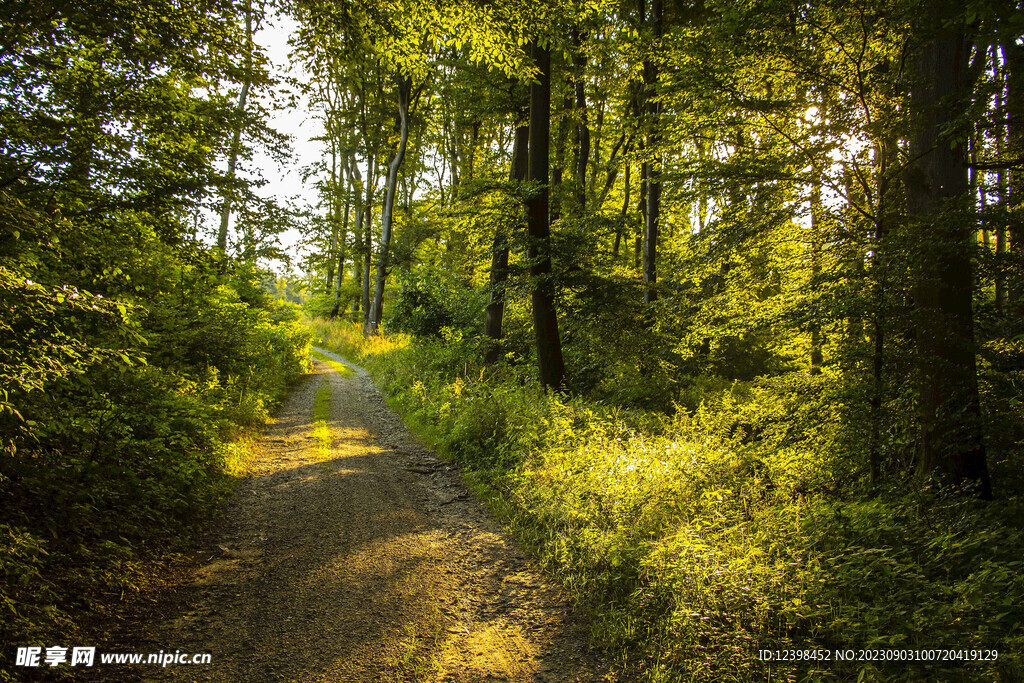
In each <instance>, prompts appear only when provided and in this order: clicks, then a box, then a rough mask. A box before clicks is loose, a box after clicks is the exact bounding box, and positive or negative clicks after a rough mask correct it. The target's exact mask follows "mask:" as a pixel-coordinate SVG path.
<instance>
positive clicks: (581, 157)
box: [572, 26, 590, 214]
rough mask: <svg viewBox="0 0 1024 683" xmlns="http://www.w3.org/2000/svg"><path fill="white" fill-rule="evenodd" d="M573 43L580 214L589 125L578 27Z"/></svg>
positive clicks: (584, 64)
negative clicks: (577, 118)
mask: <svg viewBox="0 0 1024 683" xmlns="http://www.w3.org/2000/svg"><path fill="white" fill-rule="evenodd" d="M572 45H573V54H572V62H573V70H574V71H575V73H574V74H573V81H574V83H575V86H576V87H575V90H576V115H577V116H578V117H579V121H578V122H577V124H576V125H577V126H578V128H577V133H576V138H577V145H578V146H577V149H576V182H575V185H576V208H577V210H578V211H579V212H580V214H582V213H583V212H584V211H586V208H587V160H588V159H589V157H590V127H589V121H588V120H587V92H586V89H585V87H584V86H585V83H586V80H585V76H586V68H587V55H586V53H585V52H584V51H583V37H582V36H581V35H580V31H579V27H578V26H573V28H572Z"/></svg>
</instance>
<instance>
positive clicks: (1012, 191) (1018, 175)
mask: <svg viewBox="0 0 1024 683" xmlns="http://www.w3.org/2000/svg"><path fill="white" fill-rule="evenodd" d="M1003 64H1004V65H1005V68H1006V95H1005V97H1006V114H1005V117H1004V118H1005V120H1006V121H1009V122H1010V123H1009V124H1008V125H1007V129H1006V144H1007V148H1008V152H1009V153H1008V155H1007V156H1008V157H1009V158H1011V159H1012V158H1020V157H1022V156H1024V48H1021V47H1019V46H1018V45H1017V41H1016V39H1013V40H1008V41H1006V42H1005V43H1004V44H1003ZM1007 176H1008V178H1007V181H1008V184H1009V188H1008V189H1009V193H1008V195H1007V196H1006V198H1005V200H1004V201H1005V202H1006V204H1005V206H1006V210H1007V212H1006V215H1007V216H1008V217H1009V218H1008V225H1007V227H1006V230H1007V232H1008V233H1009V234H1008V237H1009V238H1010V256H1011V259H1010V263H1011V264H1012V266H1013V267H1012V268H1009V269H1008V271H1009V272H1010V274H1011V277H1010V278H1009V282H1008V283H1007V285H1008V286H1007V292H1006V295H1007V301H1008V302H1010V303H1015V302H1017V301H1018V300H1019V299H1020V298H1021V294H1024V280H1022V278H1021V273H1020V263H1021V261H1022V259H1024V218H1022V217H1021V213H1022V205H1024V168H1021V167H1020V166H1017V167H1014V168H1011V169H1009V170H1008V171H1007Z"/></svg>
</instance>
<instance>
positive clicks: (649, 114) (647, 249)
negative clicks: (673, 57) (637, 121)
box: [640, 0, 662, 304]
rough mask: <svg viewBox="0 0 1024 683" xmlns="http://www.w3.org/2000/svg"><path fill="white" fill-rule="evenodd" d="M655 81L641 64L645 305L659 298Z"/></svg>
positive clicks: (654, 73)
mask: <svg viewBox="0 0 1024 683" xmlns="http://www.w3.org/2000/svg"><path fill="white" fill-rule="evenodd" d="M640 12H641V20H644V16H643V14H644V0H640ZM661 19H662V5H661V0H651V15H650V25H651V28H652V29H653V33H654V41H655V44H658V43H659V42H660V41H661ZM657 81H658V68H657V66H656V65H655V64H654V62H652V61H651V60H649V59H648V60H644V95H643V107H642V111H643V112H644V114H645V118H646V121H645V124H646V128H647V151H648V153H649V154H650V155H651V157H652V159H654V160H653V161H648V162H645V163H644V166H645V167H646V172H645V173H644V178H645V180H646V182H647V194H646V199H647V211H646V216H645V224H644V303H647V304H649V303H652V302H653V301H654V300H655V299H657V298H658V294H657V291H656V290H655V285H656V284H657V281H658V227H659V225H658V223H659V218H660V213H661V164H660V163H659V162H658V161H657V155H658V145H659V143H660V137H661V136H660V132H659V126H660V122H659V121H658V118H659V114H660V109H661V107H660V105H659V104H657V103H656V102H653V101H652V100H651V96H652V95H653V94H654V88H655V86H656V84H657Z"/></svg>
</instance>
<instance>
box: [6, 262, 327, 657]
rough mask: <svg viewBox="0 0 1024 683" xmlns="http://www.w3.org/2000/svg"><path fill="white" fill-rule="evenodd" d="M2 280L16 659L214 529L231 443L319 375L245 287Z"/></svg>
mask: <svg viewBox="0 0 1024 683" xmlns="http://www.w3.org/2000/svg"><path fill="white" fill-rule="evenodd" d="M2 275H3V276H4V277H3V278H2V279H0V320H2V321H4V322H3V323H2V324H3V326H4V329H3V331H4V333H5V334H4V335H3V339H2V341H0V378H3V380H4V381H3V386H4V393H3V394H2V395H0V399H2V401H3V403H2V405H0V426H2V427H3V441H2V448H3V459H2V461H0V497H2V498H3V500H4V508H3V511H2V513H0V574H2V577H3V584H2V586H0V646H2V648H3V649H4V650H5V651H7V652H10V650H11V647H13V646H14V645H16V644H18V643H21V644H24V643H25V642H27V641H28V640H37V639H39V638H43V637H46V636H51V637H52V636H54V635H56V634H60V635H61V636H62V637H64V638H65V639H66V638H67V637H68V636H70V635H73V632H74V629H76V628H77V627H78V624H79V623H80V621H81V619H82V618H83V617H84V616H85V615H87V614H88V613H89V611H90V610H91V609H93V608H94V607H95V606H96V604H95V601H96V596H97V595H102V594H104V593H109V591H110V590H111V586H112V585H114V586H117V585H121V586H123V587H125V588H126V589H127V590H129V591H131V590H132V589H133V579H132V577H133V575H134V572H135V567H136V565H138V563H139V562H140V561H142V560H144V559H146V558H152V557H155V556H158V555H159V554H160V553H161V552H165V551H166V550H167V549H169V548H173V547H174V546H175V545H176V544H180V543H181V542H183V539H186V538H188V536H189V534H190V533H191V532H192V531H194V530H195V529H197V528H198V527H199V526H200V525H201V524H202V522H204V521H205V520H206V519H208V516H209V511H210V509H211V507H212V506H213V505H214V504H215V503H216V502H217V501H218V500H219V498H220V496H222V495H223V493H224V492H226V491H227V490H228V485H229V482H230V480H229V476H228V475H229V472H232V471H237V467H236V462H235V461H236V460H237V459H238V453H237V450H238V449H237V448H236V447H233V446H230V445H229V444H230V441H231V440H233V439H236V438H238V437H239V436H240V435H241V434H242V433H244V431H245V430H247V429H252V428H254V427H258V426H261V425H263V424H264V423H265V421H266V419H267V418H268V416H269V413H270V411H271V410H272V409H273V408H274V406H275V405H276V404H277V402H278V401H279V400H280V399H281V398H282V397H283V395H284V392H285V391H286V389H287V387H288V386H289V384H290V383H291V382H292V381H293V380H294V379H295V378H297V377H298V376H299V375H300V374H301V373H302V372H303V371H304V370H306V368H307V364H308V359H307V354H308V346H309V333H308V332H307V331H306V330H305V328H303V327H301V326H299V325H298V324H297V323H296V322H295V318H296V316H295V314H294V311H289V310H286V309H279V308H278V307H277V305H276V304H274V303H273V302H271V301H269V300H268V299H266V298H264V297H261V296H258V295H256V294H255V293H254V292H252V291H250V290H251V287H250V286H249V285H247V284H246V282H245V281H243V280H244V278H243V280H238V279H235V280H232V279H231V278H224V281H223V282H220V283H218V282H217V281H216V280H213V281H210V283H209V285H208V286H206V287H202V286H201V285H199V283H198V282H193V283H191V284H192V285H195V286H194V287H193V288H191V291H189V292H188V295H187V296H186V295H185V292H184V291H179V292H174V291H173V290H172V293H171V294H170V295H169V296H164V297H159V298H156V299H154V300H153V301H150V302H148V303H147V304H146V305H141V304H139V303H126V301H127V299H112V298H107V297H99V296H96V295H92V294H89V293H88V292H84V291H82V290H79V289H75V288H71V287H67V286H44V285H39V284H36V283H33V282H31V281H30V280H27V279H26V278H23V277H20V276H18V277H16V276H15V275H14V274H13V273H11V272H10V271H3V272H2ZM187 284H188V283H185V284H182V285H180V286H181V287H182V288H183V289H184V288H185V287H186V286H187ZM175 294H179V296H175ZM243 297H247V298H249V299H250V301H249V302H246V301H243ZM117 592H118V593H120V591H117ZM0 673H2V672H0Z"/></svg>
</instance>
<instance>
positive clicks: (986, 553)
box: [308, 320, 1024, 681]
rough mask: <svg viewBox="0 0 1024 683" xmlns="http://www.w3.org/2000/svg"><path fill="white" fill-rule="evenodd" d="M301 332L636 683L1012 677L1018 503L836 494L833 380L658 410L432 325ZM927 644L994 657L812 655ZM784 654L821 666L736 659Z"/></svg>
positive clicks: (734, 389)
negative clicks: (553, 377)
mask: <svg viewBox="0 0 1024 683" xmlns="http://www.w3.org/2000/svg"><path fill="white" fill-rule="evenodd" d="M308 324H309V325H310V327H311V329H312V330H313V333H314V342H315V343H316V344H318V345H323V346H324V347H325V348H328V349H330V350H333V351H336V352H338V353H340V354H343V355H344V356H346V357H347V358H349V359H351V360H353V361H355V362H358V363H360V364H363V365H365V366H366V367H367V368H368V369H370V370H371V372H372V373H373V375H374V377H375V378H376V380H377V381H378V382H379V383H380V384H381V386H382V388H383V389H384V390H385V392H386V393H387V395H388V397H389V404H390V405H391V406H392V407H393V408H395V409H396V410H397V411H398V412H399V413H400V414H401V415H402V416H403V418H404V419H405V420H406V421H407V423H408V424H409V425H410V426H411V427H412V428H413V429H414V430H415V431H416V432H417V433H418V434H419V435H420V436H421V437H422V438H423V439H424V440H425V441H426V442H427V443H428V444H430V445H431V446H433V447H435V448H437V449H438V450H439V451H440V452H441V453H442V454H444V455H445V456H446V457H448V458H450V459H452V460H453V461H455V462H457V463H458V464H459V465H460V466H461V467H462V468H463V471H464V473H465V476H466V478H467V480H468V481H469V482H470V483H471V484H472V485H474V486H475V488H476V490H477V492H478V493H479V494H481V495H482V497H483V498H484V499H485V500H486V501H487V502H488V504H489V505H490V507H491V509H492V510H493V511H494V512H495V513H496V514H497V515H498V517H499V518H500V519H501V520H502V521H503V522H504V523H505V524H506V525H507V526H508V527H509V528H511V529H512V530H514V532H515V534H516V535H517V537H518V538H519V540H520V542H522V543H523V544H524V546H525V547H527V548H528V549H529V550H531V551H532V552H533V553H534V555H535V557H537V558H538V561H539V562H540V563H541V565H542V566H543V567H544V569H545V570H547V571H548V572H550V573H551V574H552V575H554V576H555V577H557V579H558V580H559V581H560V582H561V584H562V585H563V586H564V587H565V588H566V589H567V591H568V592H569V594H570V595H571V596H573V598H574V599H575V600H576V601H577V603H578V604H579V605H580V606H582V607H583V608H584V609H585V610H587V612H588V613H589V614H590V618H591V623H592V629H593V637H594V639H595V643H597V644H599V645H600V646H602V647H604V648H607V649H608V650H609V652H610V653H611V655H612V656H613V657H614V658H616V659H617V660H618V661H619V663H620V665H621V666H623V667H624V669H625V670H626V671H627V672H628V675H630V676H636V677H637V678H638V680H645V681H670V680H706V681H750V680H763V679H765V678H767V677H768V676H769V675H771V676H772V678H773V680H774V679H775V678H778V679H779V680H786V679H787V677H789V676H797V677H798V678H801V679H802V678H812V679H814V680H855V679H859V680H891V679H897V680H1015V677H1018V676H1019V675H1020V674H1021V671H1022V668H1024V661H1022V659H1021V654H1020V653H1021V652H1022V651H1024V650H1022V646H1024V633H1022V630H1021V618H1022V616H1024V615H1022V613H1021V610H1022V608H1021V605H1022V604H1024V602H1022V601H1024V581H1022V580H1021V572H1020V569H1021V562H1022V560H1021V556H1020V547H1021V538H1022V537H1021V533H1022V528H1021V527H1022V519H1024V516H1022V513H1024V501H1022V500H1021V498H1020V496H1019V495H1016V494H1013V493H1003V492H1002V491H1001V495H1000V504H999V505H998V506H994V505H991V504H988V503H984V502H982V501H979V500H977V499H976V498H974V497H971V496H967V497H964V496H958V495H955V492H952V491H948V490H947V491H943V490H942V489H941V488H940V487H938V486H921V487H913V488H910V489H909V490H908V488H907V487H904V486H902V485H892V486H886V487H878V488H874V489H868V488H852V487H850V486H849V483H848V482H849V476H850V474H849V473H850V468H851V463H850V462H849V461H847V460H844V458H843V456H842V450H841V449H839V448H838V447H837V445H836V443H835V442H834V441H833V439H834V438H835V437H834V435H835V434H838V433H841V432H842V430H843V424H842V421H843V420H842V414H841V412H840V411H837V410H836V409H835V408H834V405H835V398H834V395H835V394H834V392H836V391H838V390H839V389H838V387H837V379H836V378H835V377H830V376H829V375H828V374H822V375H818V376H814V377H811V376H808V375H806V374H805V375H803V376H799V375H793V376H790V377H787V378H785V381H781V382H780V381H778V380H775V381H764V380H761V381H735V382H728V383H725V382H717V383H711V382H706V383H705V385H704V386H702V387H696V386H695V387H693V388H691V389H690V390H689V391H687V392H685V394H680V395H679V396H678V399H679V402H677V403H676V409H675V410H674V411H672V412H671V413H670V414H669V413H665V412H663V411H652V410H649V409H644V408H640V407H636V406H626V405H616V404H614V403H611V402H609V401H607V400H601V399H595V398H588V397H583V396H572V397H570V396H566V395H557V394H552V393H550V392H548V393H545V392H544V391H543V390H542V388H541V387H540V384H539V383H538V382H537V380H536V378H535V377H534V376H533V371H532V370H531V369H530V368H529V367H526V366H518V367H516V366H508V365H502V366H497V367H487V366H485V365H483V363H482V362H481V361H480V360H479V359H480V357H481V353H480V351H481V348H480V345H481V344H482V341H481V340H480V339H479V338H474V337H472V336H471V335H469V334H467V333H466V332H464V331H460V330H458V329H454V328H447V329H446V330H444V331H443V333H442V337H441V338H422V337H421V338H414V337H410V336H409V335H407V334H401V333H398V334H394V335H388V336H375V337H370V338H365V337H364V336H363V334H362V331H361V329H360V327H359V326H358V325H353V324H350V323H344V322H340V321H338V322H329V321H324V320H311V321H309V322H308ZM622 389H623V390H628V389H630V388H629V387H622ZM1015 468H1018V469H1019V463H1017V464H1016V465H1014V464H1012V463H1010V462H1003V463H1001V464H1000V465H999V466H998V467H997V469H996V472H997V473H998V475H999V476H1000V477H1001V478H1002V477H1010V478H1013V477H1015V476H1016V474H1015V472H1014V470H1015ZM1003 480H1005V479H1003ZM944 647H956V648H959V649H987V650H998V653H999V654H998V660H997V661H995V662H985V663H973V664H971V663H963V662H959V661H957V662H949V663H945V664H930V665H922V664H881V663H878V662H864V661H859V662H856V661H855V662H845V663H844V662H839V663H837V662H835V661H834V653H833V651H834V650H836V649H840V650H846V649H853V650H855V651H856V650H861V649H871V648H907V649H922V648H944ZM794 648H796V649H811V650H826V651H828V652H829V654H830V655H832V658H833V661H831V662H823V661H819V662H805V663H801V664H793V663H777V662H776V663H773V664H771V665H768V664H767V663H765V662H763V661H761V660H760V657H759V654H758V652H759V650H787V649H794Z"/></svg>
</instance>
